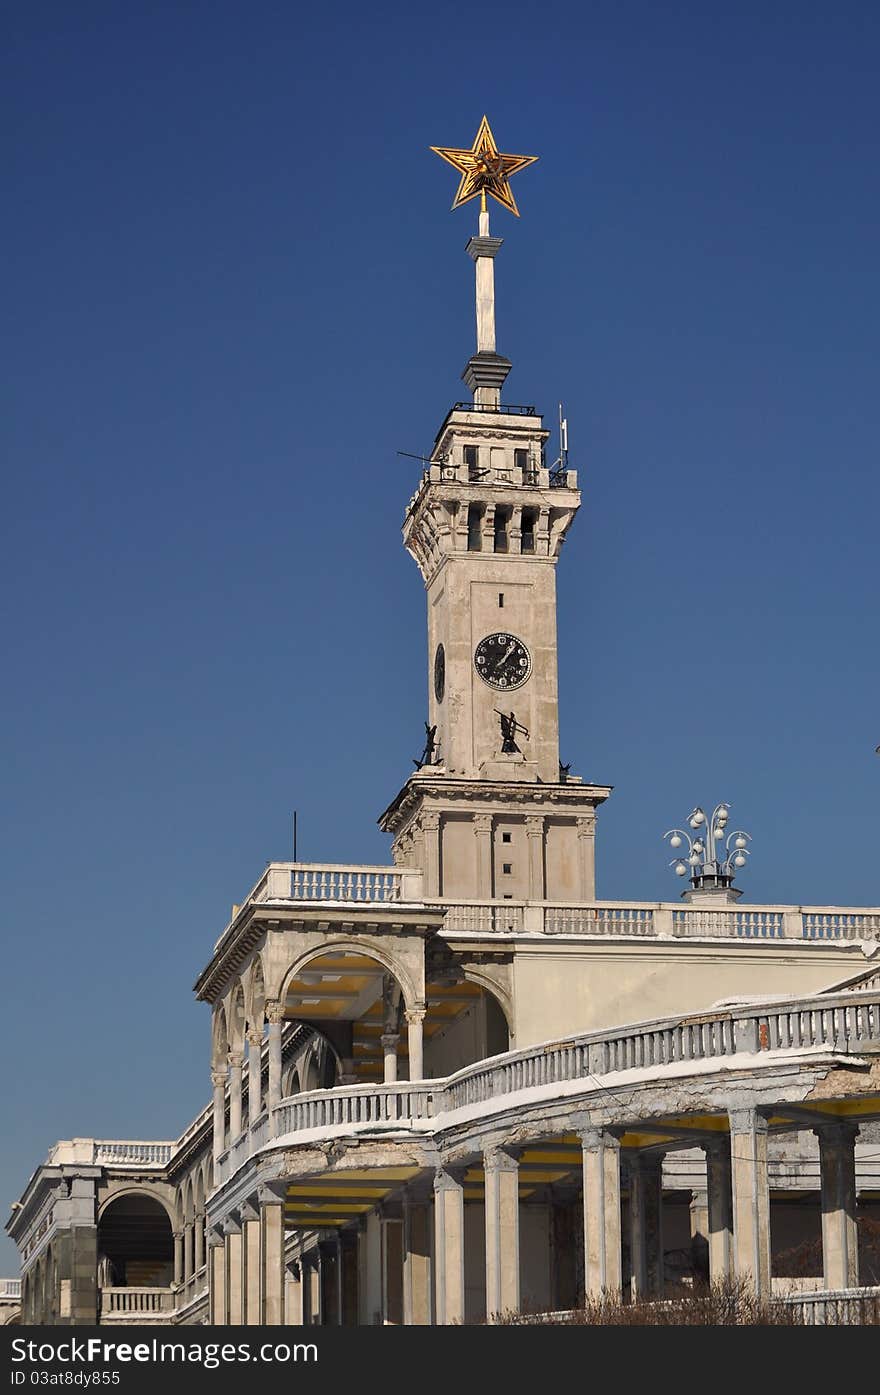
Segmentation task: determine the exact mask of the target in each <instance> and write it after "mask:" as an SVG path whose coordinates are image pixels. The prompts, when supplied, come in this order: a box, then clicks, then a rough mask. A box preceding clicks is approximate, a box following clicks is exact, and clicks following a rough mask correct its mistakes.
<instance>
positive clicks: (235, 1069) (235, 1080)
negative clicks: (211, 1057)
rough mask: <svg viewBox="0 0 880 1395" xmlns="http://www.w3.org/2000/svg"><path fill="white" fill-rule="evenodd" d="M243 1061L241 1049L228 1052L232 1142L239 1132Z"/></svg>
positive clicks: (230, 1136) (230, 1137) (230, 1139)
mask: <svg viewBox="0 0 880 1395" xmlns="http://www.w3.org/2000/svg"><path fill="white" fill-rule="evenodd" d="M243 1063H244V1052H243V1051H230V1053H229V1142H230V1143H232V1142H233V1141H234V1140H235V1139H236V1138H238V1136H239V1134H240V1133H241V1068H242V1065H243Z"/></svg>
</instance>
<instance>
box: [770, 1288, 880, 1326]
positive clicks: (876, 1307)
mask: <svg viewBox="0 0 880 1395" xmlns="http://www.w3.org/2000/svg"><path fill="white" fill-rule="evenodd" d="M774 1301H775V1302H777V1303H784V1304H786V1305H787V1306H789V1307H793V1308H796V1309H798V1310H799V1313H800V1317H801V1321H802V1322H803V1323H804V1325H805V1326H806V1327H826V1326H827V1327H831V1326H834V1327H838V1326H841V1327H857V1326H858V1327H876V1326H877V1325H878V1324H880V1287H878V1288H842V1289H833V1290H829V1289H825V1290H820V1291H819V1292H818V1293H796V1294H791V1295H790V1296H788V1297H785V1298H777V1299H775V1300H774Z"/></svg>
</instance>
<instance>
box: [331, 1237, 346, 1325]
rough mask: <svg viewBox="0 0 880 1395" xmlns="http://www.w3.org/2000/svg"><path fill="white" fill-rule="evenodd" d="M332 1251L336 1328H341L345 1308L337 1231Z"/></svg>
mask: <svg viewBox="0 0 880 1395" xmlns="http://www.w3.org/2000/svg"><path fill="white" fill-rule="evenodd" d="M334 1251H335V1253H334V1255H333V1262H334V1264H335V1265H336V1293H335V1306H336V1326H337V1327H341V1326H342V1319H343V1311H344V1307H345V1288H344V1284H343V1273H342V1240H341V1238H340V1235H339V1231H337V1232H336V1240H335V1241H334Z"/></svg>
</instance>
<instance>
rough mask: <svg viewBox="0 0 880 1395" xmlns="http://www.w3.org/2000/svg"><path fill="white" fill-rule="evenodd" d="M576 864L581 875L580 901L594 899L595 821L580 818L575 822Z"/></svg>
mask: <svg viewBox="0 0 880 1395" xmlns="http://www.w3.org/2000/svg"><path fill="white" fill-rule="evenodd" d="M576 822H577V836H578V862H579V864H580V874H581V899H582V900H583V901H595V899H596V860H595V829H596V822H595V819H587V818H580V819H578V820H577V821H576Z"/></svg>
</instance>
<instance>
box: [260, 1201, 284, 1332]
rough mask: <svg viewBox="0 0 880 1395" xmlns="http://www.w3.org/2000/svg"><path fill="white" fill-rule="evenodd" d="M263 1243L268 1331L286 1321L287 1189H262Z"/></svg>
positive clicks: (264, 1307) (261, 1237)
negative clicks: (285, 1238) (269, 1328)
mask: <svg viewBox="0 0 880 1395" xmlns="http://www.w3.org/2000/svg"><path fill="white" fill-rule="evenodd" d="M259 1202H260V1241H261V1252H262V1259H263V1267H262V1287H263V1293H262V1320H263V1323H264V1324H265V1325H266V1326H267V1327H279V1326H280V1325H281V1324H282V1323H283V1321H284V1186H283V1184H281V1186H280V1187H279V1190H278V1191H275V1190H273V1189H272V1188H270V1187H261V1188H260V1193H259Z"/></svg>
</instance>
